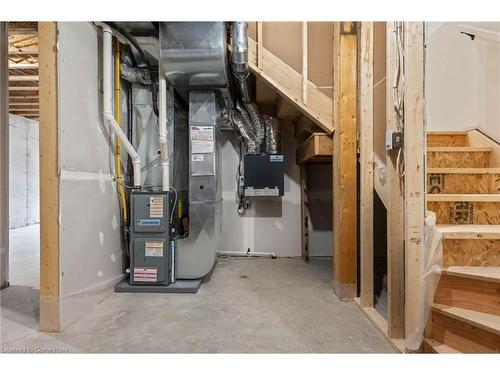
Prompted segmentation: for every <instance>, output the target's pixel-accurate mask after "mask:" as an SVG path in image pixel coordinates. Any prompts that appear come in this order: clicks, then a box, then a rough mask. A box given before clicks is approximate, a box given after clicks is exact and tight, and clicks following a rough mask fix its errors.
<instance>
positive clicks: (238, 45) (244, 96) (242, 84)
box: [231, 22, 278, 154]
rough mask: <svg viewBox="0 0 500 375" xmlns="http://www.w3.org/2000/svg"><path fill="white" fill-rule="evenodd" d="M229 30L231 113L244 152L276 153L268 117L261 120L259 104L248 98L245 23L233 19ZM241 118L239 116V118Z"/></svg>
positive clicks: (275, 144)
mask: <svg viewBox="0 0 500 375" xmlns="http://www.w3.org/2000/svg"><path fill="white" fill-rule="evenodd" d="M231 32H232V55H231V68H232V72H233V77H234V78H235V81H236V86H237V89H238V93H239V96H238V97H237V99H236V103H237V105H236V111H237V113H234V114H233V115H232V118H233V119H234V121H233V126H234V128H235V129H236V131H237V132H238V134H239V136H240V138H241V139H242V141H243V143H244V144H245V146H246V147H247V153H248V154H260V153H265V154H276V153H278V147H277V146H278V144H277V141H276V136H275V132H274V129H273V127H272V120H271V121H267V122H265V121H264V118H263V116H262V114H261V113H260V110H259V107H258V106H257V104H256V103H255V102H254V101H253V100H252V94H251V90H250V82H249V77H250V69H249V67H248V34H247V23H246V22H233V23H232V25H231ZM240 102H241V103H242V104H240ZM236 111H235V112H236ZM241 119H243V120H242V121H240V120H241ZM246 119H248V121H247V120H246ZM266 125H268V126H266Z"/></svg>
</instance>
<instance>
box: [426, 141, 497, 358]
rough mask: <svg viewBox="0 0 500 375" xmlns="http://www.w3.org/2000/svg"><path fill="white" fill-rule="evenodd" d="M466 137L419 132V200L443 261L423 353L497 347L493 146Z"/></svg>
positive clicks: (486, 350)
mask: <svg viewBox="0 0 500 375" xmlns="http://www.w3.org/2000/svg"><path fill="white" fill-rule="evenodd" d="M471 139H475V138H473V137H470V136H469V133H468V132H430V133H428V136H427V146H428V148H427V167H428V168H427V208H428V209H429V210H431V211H434V212H435V213H436V223H437V228H438V230H439V231H440V232H441V234H442V244H443V266H444V271H443V273H442V275H441V278H440V281H439V284H438V287H437V290H436V294H435V296H434V303H433V305H432V310H431V315H430V317H429V322H428V325H427V330H426V338H425V339H424V345H423V349H424V351H425V352H429V353H498V352H500V168H499V167H500V165H491V164H492V163H491V160H495V161H496V160H497V157H496V153H497V152H499V150H500V146H498V145H497V144H496V143H494V142H493V141H490V142H491V147H490V146H489V145H485V142H482V143H481V144H480V145H477V144H470V143H472V142H470V140H471ZM486 144H487V142H486ZM492 153H495V157H492ZM495 164H496V163H495Z"/></svg>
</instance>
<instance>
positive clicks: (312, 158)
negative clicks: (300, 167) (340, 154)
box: [297, 133, 333, 164]
mask: <svg viewBox="0 0 500 375" xmlns="http://www.w3.org/2000/svg"><path fill="white" fill-rule="evenodd" d="M332 153H333V145H332V138H331V136H329V135H327V134H325V133H313V134H311V136H310V137H309V138H307V139H306V141H305V142H304V143H302V144H301V145H300V146H299V147H298V148H297V163H298V164H301V163H305V162H317V161H320V162H324V161H327V162H328V161H332Z"/></svg>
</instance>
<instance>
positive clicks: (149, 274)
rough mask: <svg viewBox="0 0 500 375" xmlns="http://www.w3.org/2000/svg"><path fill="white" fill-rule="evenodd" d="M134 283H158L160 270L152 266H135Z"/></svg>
mask: <svg viewBox="0 0 500 375" xmlns="http://www.w3.org/2000/svg"><path fill="white" fill-rule="evenodd" d="M134 281H144V282H148V283H155V282H157V281H158V269H157V268H156V267H152V266H134Z"/></svg>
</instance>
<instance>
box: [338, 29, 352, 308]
mask: <svg viewBox="0 0 500 375" xmlns="http://www.w3.org/2000/svg"><path fill="white" fill-rule="evenodd" d="M333 46H334V47H333V51H334V55H333V64H334V66H333V67H334V77H333V82H334V83H333V111H332V112H333V122H334V127H335V133H334V135H333V162H332V165H333V258H334V260H333V284H334V289H335V293H336V294H337V296H338V297H339V298H340V299H345V298H349V299H351V298H354V297H356V293H357V290H356V282H357V275H356V274H357V272H356V271H357V269H356V263H357V262H356V258H357V219H356V216H357V204H356V201H357V197H356V190H357V186H356V167H357V160H356V159H357V139H356V135H357V134H356V133H357V78H358V73H357V65H358V37H357V25H356V23H354V22H336V23H335V25H334V41H333Z"/></svg>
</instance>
